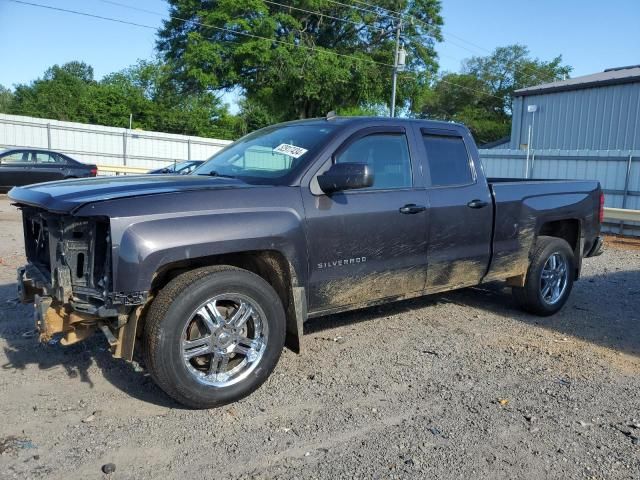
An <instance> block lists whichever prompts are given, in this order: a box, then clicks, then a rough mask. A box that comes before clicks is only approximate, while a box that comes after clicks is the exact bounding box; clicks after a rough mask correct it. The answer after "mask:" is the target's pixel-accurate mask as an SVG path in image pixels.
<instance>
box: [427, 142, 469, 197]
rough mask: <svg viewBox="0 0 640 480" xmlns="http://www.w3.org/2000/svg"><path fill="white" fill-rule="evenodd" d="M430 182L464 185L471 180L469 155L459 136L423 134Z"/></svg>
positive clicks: (437, 184) (438, 184)
mask: <svg viewBox="0 0 640 480" xmlns="http://www.w3.org/2000/svg"><path fill="white" fill-rule="evenodd" d="M422 138H423V140H424V146H425V148H426V149H427V162H428V164H429V171H430V172H431V184H432V185H434V186H442V185H466V184H469V183H472V182H473V177H472V176H471V168H470V166H469V155H468V153H467V149H466V147H465V146H464V141H463V140H462V138H461V137H449V136H443V135H423V137H422Z"/></svg>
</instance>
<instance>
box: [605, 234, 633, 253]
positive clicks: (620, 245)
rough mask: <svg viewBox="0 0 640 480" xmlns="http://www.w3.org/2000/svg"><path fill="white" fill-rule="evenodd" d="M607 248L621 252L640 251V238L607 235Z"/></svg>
mask: <svg viewBox="0 0 640 480" xmlns="http://www.w3.org/2000/svg"><path fill="white" fill-rule="evenodd" d="M604 238H605V243H604V244H605V247H610V248H617V249H619V250H640V238H635V237H621V236H618V235H605V237H604Z"/></svg>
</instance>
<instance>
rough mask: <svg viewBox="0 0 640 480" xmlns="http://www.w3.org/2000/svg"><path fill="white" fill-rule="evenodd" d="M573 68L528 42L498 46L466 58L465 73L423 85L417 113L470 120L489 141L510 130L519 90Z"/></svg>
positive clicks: (480, 139)
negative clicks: (537, 53) (541, 55)
mask: <svg viewBox="0 0 640 480" xmlns="http://www.w3.org/2000/svg"><path fill="white" fill-rule="evenodd" d="M570 72H571V67H569V66H567V65H563V64H562V57H561V56H558V57H556V58H554V59H553V60H551V61H549V62H545V61H542V60H539V59H532V58H531V57H530V54H529V50H528V49H527V47H525V46H523V45H510V46H507V47H500V48H496V50H495V51H494V52H493V53H492V54H491V55H489V56H487V57H473V58H471V59H469V60H467V61H465V62H464V63H463V66H462V73H459V74H456V73H444V74H442V75H441V76H440V77H438V79H437V80H436V81H435V82H434V84H433V85H432V86H431V87H428V88H426V89H424V90H423V93H422V96H421V98H420V100H419V101H418V102H416V103H415V106H414V113H416V114H418V115H419V116H421V117H427V118H436V119H443V120H453V121H456V122H461V123H464V124H466V125H467V126H468V127H469V128H470V129H471V132H472V133H473V135H474V137H475V139H476V141H477V142H478V143H480V144H482V143H487V142H490V141H493V140H497V139H499V138H502V137H505V136H507V135H509V132H510V130H511V102H512V100H513V92H514V91H515V90H517V89H519V88H525V87H528V86H532V85H539V84H541V83H548V82H553V81H556V80H561V79H562V78H564V77H566V76H568V75H569V73H570Z"/></svg>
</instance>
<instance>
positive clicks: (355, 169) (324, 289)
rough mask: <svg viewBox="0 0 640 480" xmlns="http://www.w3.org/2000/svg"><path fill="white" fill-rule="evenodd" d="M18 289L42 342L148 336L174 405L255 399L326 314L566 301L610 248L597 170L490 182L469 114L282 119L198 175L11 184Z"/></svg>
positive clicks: (126, 354)
mask: <svg viewBox="0 0 640 480" xmlns="http://www.w3.org/2000/svg"><path fill="white" fill-rule="evenodd" d="M10 198H11V200H12V202H13V203H14V204H15V205H16V206H18V207H19V208H20V209H21V210H22V214H23V221H24V238H25V250H26V256H27V261H28V263H27V265H26V266H25V267H22V268H20V269H19V270H18V286H19V291H20V297H21V299H22V300H23V301H24V302H27V303H33V304H34V309H35V319H36V324H37V327H38V329H39V330H40V333H41V339H42V340H49V339H51V338H54V337H56V338H57V337H60V339H61V340H60V341H61V343H62V344H63V345H68V344H71V343H74V342H77V341H80V340H83V339H85V338H87V337H88V336H90V335H92V334H93V333H94V332H102V333H103V334H104V336H105V337H106V339H107V341H108V342H109V345H110V346H111V350H112V352H113V354H114V356H116V357H118V358H123V359H125V360H132V359H133V355H134V351H135V349H136V348H137V347H136V345H137V346H139V347H140V348H141V353H142V357H143V360H144V364H145V366H146V368H148V370H149V371H150V373H151V376H152V378H153V379H154V380H155V381H156V382H157V383H158V385H159V386H160V387H161V388H162V389H163V390H164V391H165V392H166V393H167V394H169V395H170V396H171V397H173V398H174V399H176V400H177V401H179V402H181V403H183V404H185V405H188V406H191V407H194V408H207V407H212V406H217V405H222V404H225V403H229V402H232V401H235V400H237V399H239V398H242V397H244V396H246V395H248V394H250V393H251V392H252V391H254V390H255V389H256V388H258V387H259V386H260V385H261V384H262V383H263V382H264V381H265V380H266V378H267V377H268V376H269V375H270V373H271V372H272V371H273V369H274V368H275V366H276V363H277V361H278V359H279V357H280V354H281V351H282V349H283V347H284V346H285V344H286V345H287V346H288V347H289V348H291V349H293V350H295V351H300V348H301V339H302V334H303V324H304V323H305V322H306V321H307V320H308V319H310V318H313V317H318V316H322V315H327V314H330V313H334V312H339V311H345V310H352V309H356V308H362V307H366V306H371V305H375V304H380V303H386V302H391V301H395V300H401V299H405V298H411V297H417V296H421V295H427V294H432V293H437V292H442V291H446V290H452V289H456V288H462V287H467V286H472V285H478V284H481V283H485V282H490V281H496V280H502V281H506V282H507V284H508V285H510V286H511V287H512V289H513V294H514V297H515V299H516V301H517V303H519V304H520V305H521V306H522V307H523V308H524V309H526V310H527V311H529V312H532V313H535V314H538V315H551V314H553V313H555V312H557V311H558V310H559V309H560V308H562V306H563V305H564V303H565V302H566V300H567V298H568V296H569V293H570V291H571V289H572V286H573V282H574V280H577V279H578V278H579V275H580V268H581V262H582V258H583V257H584V256H592V255H598V254H599V253H600V252H601V249H602V239H601V237H600V224H601V220H602V211H603V197H602V192H601V189H600V185H599V184H598V182H592V181H558V180H549V181H543V180H517V179H487V178H485V176H484V171H483V169H482V165H481V163H480V160H479V158H478V152H477V149H476V146H475V144H474V143H473V140H472V138H471V136H470V134H469V132H468V130H467V129H466V128H465V127H463V126H461V125H457V124H451V123H442V122H432V121H418V120H397V119H380V118H338V117H333V118H328V119H314V120H307V121H299V122H289V123H285V124H280V125H275V126H272V127H268V128H266V129H263V130H260V131H257V132H254V133H252V134H250V135H248V136H246V137H244V138H242V139H240V140H238V141H237V142H235V143H233V144H231V145H230V146H228V147H226V148H225V149H224V150H222V151H221V152H218V153H217V154H216V155H214V156H213V157H212V158H211V159H210V160H209V161H208V162H206V163H204V164H203V165H202V166H200V167H199V168H198V169H197V170H196V171H195V172H194V173H193V174H191V175H162V176H126V177H101V178H96V179H80V180H68V181H62V182H50V183H43V184H37V185H32V186H27V187H21V188H14V189H13V190H12V191H11V192H10Z"/></svg>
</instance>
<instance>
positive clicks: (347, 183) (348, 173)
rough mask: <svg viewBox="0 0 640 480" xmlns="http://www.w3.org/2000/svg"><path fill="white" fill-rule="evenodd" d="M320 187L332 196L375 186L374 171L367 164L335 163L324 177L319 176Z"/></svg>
mask: <svg viewBox="0 0 640 480" xmlns="http://www.w3.org/2000/svg"><path fill="white" fill-rule="evenodd" d="M317 178H318V186H319V187H320V189H321V190H322V191H323V192H324V193H325V194H326V195H331V194H332V193H335V192H341V191H343V190H354V189H357V188H367V187H370V186H372V185H373V180H374V175H373V169H372V168H371V167H370V166H369V165H367V164H366V163H335V164H333V165H331V167H330V168H329V170H327V171H326V172H324V173H323V174H322V175H318V177H317Z"/></svg>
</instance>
